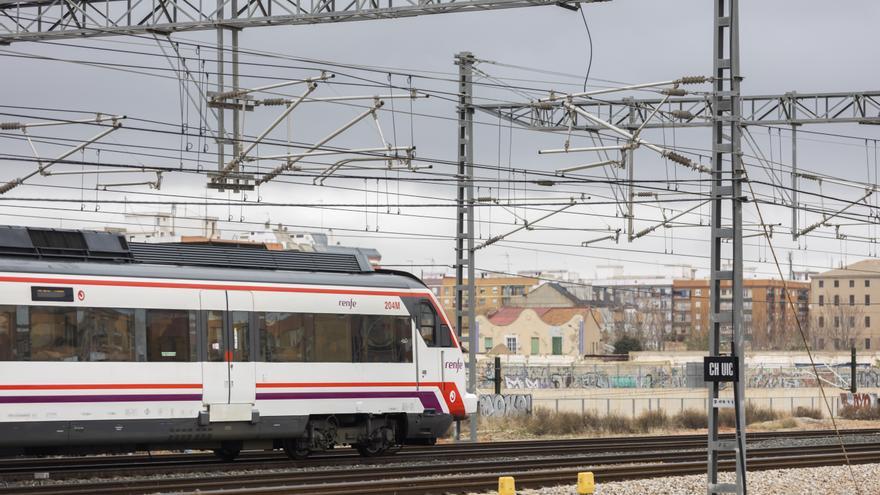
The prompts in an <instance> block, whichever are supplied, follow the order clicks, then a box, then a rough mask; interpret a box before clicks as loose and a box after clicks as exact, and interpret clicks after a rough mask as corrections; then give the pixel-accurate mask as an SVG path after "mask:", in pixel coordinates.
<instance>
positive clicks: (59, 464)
mask: <svg viewBox="0 0 880 495" xmlns="http://www.w3.org/2000/svg"><path fill="white" fill-rule="evenodd" d="M841 433H842V434H843V435H877V434H880V429H851V430H841ZM829 434H830V433H829V431H827V430H807V431H790V432H762V433H753V434H751V435H749V438H750V439H751V440H766V439H786V438H814V437H824V436H828V435H829ZM722 438H733V436H732V435H727V436H726V437H725V436H724V435H722ZM705 440H706V439H705V437H704V436H702V435H670V436H657V435H653V436H632V437H600V438H588V439H585V438H578V439H563V440H518V441H500V442H478V443H473V444H471V443H462V444H451V443H450V444H439V445H434V446H430V447H407V448H405V449H404V450H403V451H401V452H399V453H398V454H397V455H394V456H383V457H378V458H373V459H371V460H370V462H375V463H388V462H401V461H408V462H409V461H419V460H421V459H423V458H427V459H443V458H450V459H461V458H467V457H482V456H487V455H520V456H521V455H540V454H544V453H569V452H610V451H618V452H629V451H638V450H644V449H645V448H646V447H651V448H654V449H659V448H692V447H693V448H701V447H703V446H704V445H705ZM363 462H364V459H363V458H362V457H360V456H359V455H357V454H356V453H355V452H354V451H353V450H351V449H345V448H340V449H335V450H332V451H328V452H325V453H321V454H318V455H315V456H314V457H312V458H309V459H306V460H303V461H292V460H290V459H288V458H287V456H285V455H284V454H283V453H281V452H265V451H251V452H245V453H243V454H242V456H241V457H240V458H239V460H237V461H236V462H234V463H232V464H228V463H225V462H222V461H220V460H219V459H217V458H216V457H215V456H214V455H212V454H208V453H191V454H153V455H113V456H74V457H56V458H7V459H2V460H0V480H3V481H10V480H13V479H24V478H28V479H30V478H32V477H33V473H34V472H48V473H51V474H52V475H53V477H56V478H58V477H61V478H65V477H74V476H79V475H89V474H110V473H147V472H150V471H156V472H163V471H161V470H166V472H167V471H169V470H170V471H174V472H182V471H186V470H191V469H193V468H194V467H199V468H200V469H215V468H216V469H219V470H225V469H227V468H229V467H235V468H236V469H248V468H253V467H257V466H258V465H263V466H266V465H267V464H268V463H272V464H276V463H277V465H278V467H279V468H280V467H291V466H320V465H325V464H339V463H346V464H358V463H363Z"/></svg>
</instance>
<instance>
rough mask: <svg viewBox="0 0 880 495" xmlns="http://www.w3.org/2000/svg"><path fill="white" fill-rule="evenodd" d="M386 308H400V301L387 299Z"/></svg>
mask: <svg viewBox="0 0 880 495" xmlns="http://www.w3.org/2000/svg"><path fill="white" fill-rule="evenodd" d="M385 309H400V301H385Z"/></svg>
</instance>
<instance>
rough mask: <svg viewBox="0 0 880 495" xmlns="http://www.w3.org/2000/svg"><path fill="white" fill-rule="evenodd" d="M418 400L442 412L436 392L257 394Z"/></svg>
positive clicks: (269, 397) (264, 396)
mask: <svg viewBox="0 0 880 495" xmlns="http://www.w3.org/2000/svg"><path fill="white" fill-rule="evenodd" d="M392 398H395V399H396V398H404V399H406V398H417V399H419V400H420V401H422V407H424V408H425V409H434V410H435V411H442V410H443V408H442V407H441V406H440V401H438V400H437V395H436V394H435V393H434V392H406V391H400V392H395V391H382V392H277V393H262V394H259V393H258V394H257V400H308V399H392Z"/></svg>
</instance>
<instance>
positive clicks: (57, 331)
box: [29, 306, 79, 361]
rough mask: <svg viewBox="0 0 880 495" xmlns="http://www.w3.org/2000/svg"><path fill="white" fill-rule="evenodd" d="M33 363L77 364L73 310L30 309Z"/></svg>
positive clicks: (74, 311)
mask: <svg viewBox="0 0 880 495" xmlns="http://www.w3.org/2000/svg"><path fill="white" fill-rule="evenodd" d="M29 313H30V315H29V316H30V318H29V319H30V330H31V332H30V334H31V335H30V340H31V360H32V361H79V353H78V352H77V351H78V345H77V344H78V343H79V331H78V328H77V321H76V308H73V307H63V306H31V307H30V311H29Z"/></svg>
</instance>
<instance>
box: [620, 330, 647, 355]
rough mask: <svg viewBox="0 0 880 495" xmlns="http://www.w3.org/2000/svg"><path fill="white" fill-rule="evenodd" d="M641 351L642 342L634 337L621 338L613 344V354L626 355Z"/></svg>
mask: <svg viewBox="0 0 880 495" xmlns="http://www.w3.org/2000/svg"><path fill="white" fill-rule="evenodd" d="M641 350H642V341H640V340H639V339H637V338H635V337H630V336H626V335H625V336H623V337H621V338H619V339H617V341H616V342H615V343H614V354H628V353H630V352H638V351H641Z"/></svg>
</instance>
